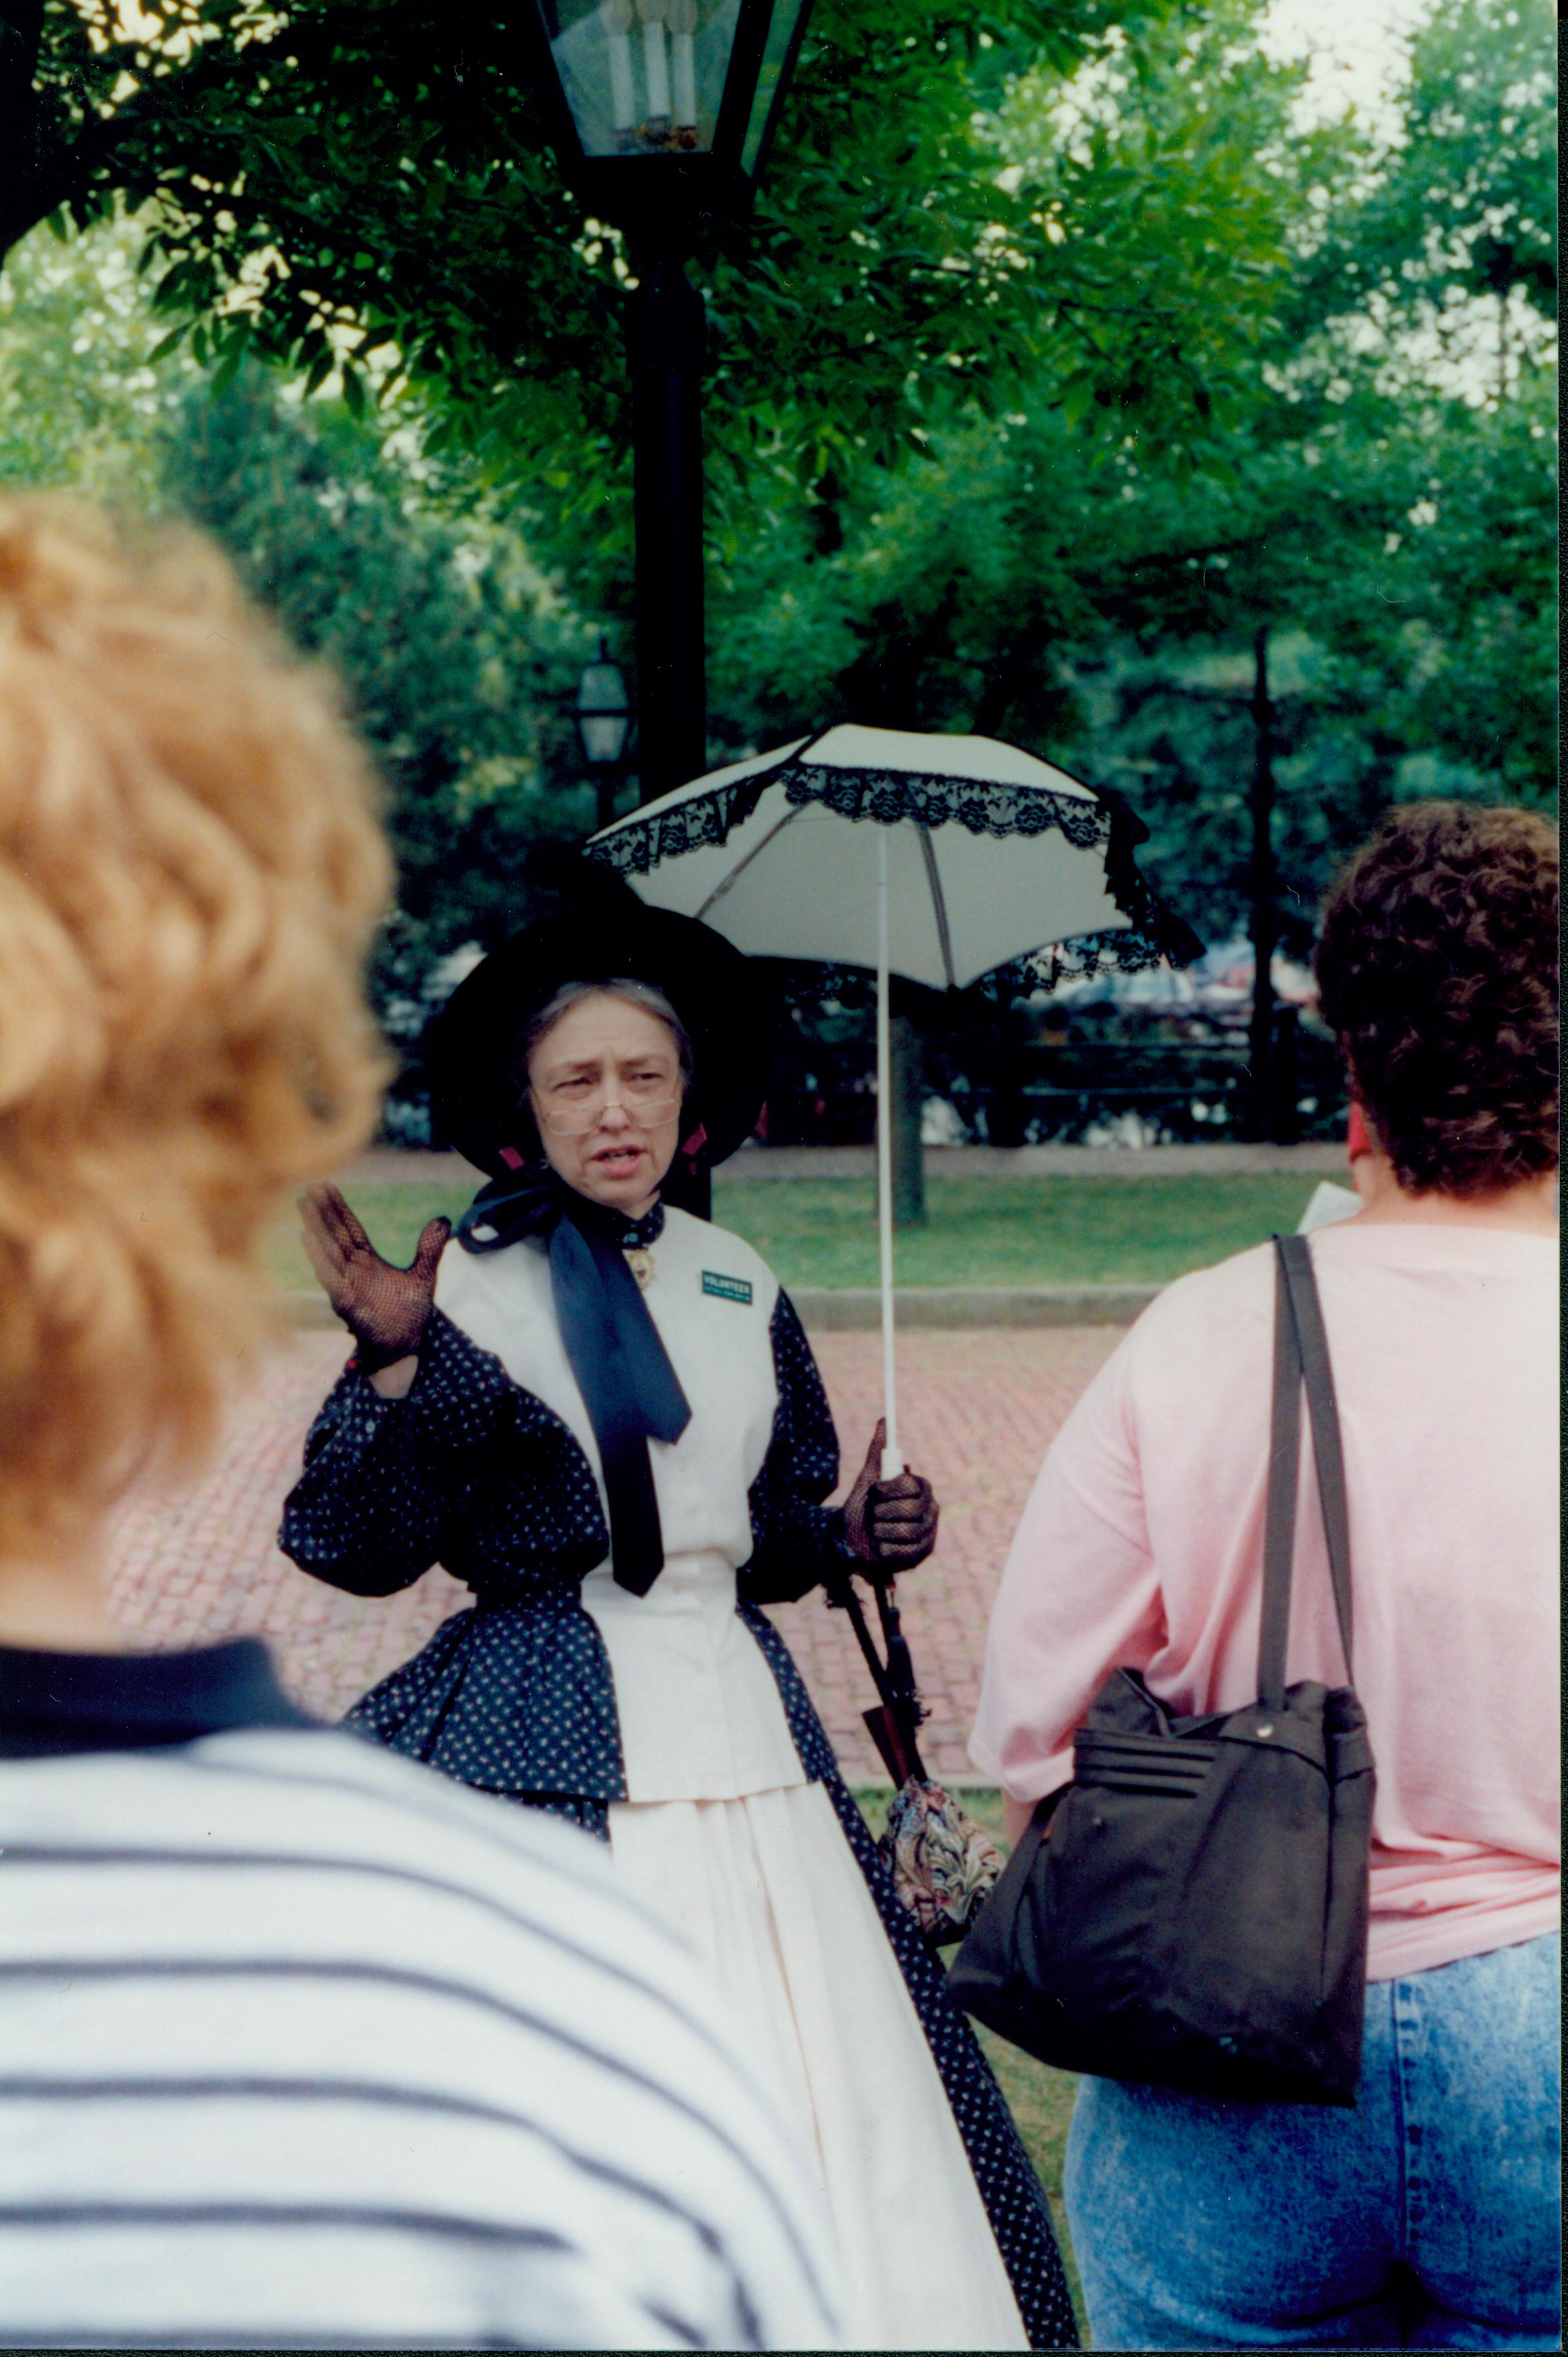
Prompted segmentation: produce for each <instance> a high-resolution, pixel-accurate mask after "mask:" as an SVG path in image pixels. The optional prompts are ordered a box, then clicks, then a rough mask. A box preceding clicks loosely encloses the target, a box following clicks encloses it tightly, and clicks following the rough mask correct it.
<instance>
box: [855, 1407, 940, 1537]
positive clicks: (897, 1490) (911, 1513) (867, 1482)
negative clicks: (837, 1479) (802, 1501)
mask: <svg viewBox="0 0 1568 2357" xmlns="http://www.w3.org/2000/svg"><path fill="white" fill-rule="evenodd" d="M886 1441H887V1426H886V1422H885V1421H881V1420H879V1421H878V1423H877V1426H876V1431H875V1435H874V1436H873V1438H872V1443H871V1447H870V1448H868V1449H867V1450H866V1453H865V1464H864V1465H863V1466H862V1467H861V1469H860V1471H859V1473H858V1474H857V1475H856V1476H855V1483H854V1489H853V1490H852V1491H850V1493H849V1496H848V1497H847V1498H846V1499H845V1500H844V1504H843V1531H844V1543H845V1544H846V1545H847V1546H848V1548H849V1551H850V1553H851V1555H854V1556H855V1557H856V1558H857V1560H858V1561H859V1562H861V1563H864V1564H867V1565H869V1566H871V1567H872V1568H873V1569H875V1570H878V1571H889V1572H893V1571H908V1569H909V1568H910V1566H911V1565H913V1564H917V1563H924V1562H925V1560H926V1557H927V1556H928V1555H929V1554H930V1552H931V1549H932V1548H933V1547H934V1546H935V1545H936V1543H937V1514H938V1507H937V1501H936V1499H935V1497H934V1495H933V1494H932V1491H931V1485H930V1483H929V1481H923V1480H921V1479H920V1476H919V1475H918V1473H896V1474H895V1475H894V1476H893V1478H892V1480H889V1481H884V1480H882V1478H881V1466H882V1451H883V1449H884V1448H885V1447H886Z"/></svg>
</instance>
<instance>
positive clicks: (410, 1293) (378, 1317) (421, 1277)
mask: <svg viewBox="0 0 1568 2357" xmlns="http://www.w3.org/2000/svg"><path fill="white" fill-rule="evenodd" d="M299 1219H300V1225H301V1227H302V1229H303V1230H304V1232H305V1249H306V1254H307V1256H308V1258H309V1261H310V1265H311V1267H312V1268H313V1269H314V1270H315V1271H316V1274H317V1276H318V1277H319V1278H320V1280H321V1289H322V1291H323V1292H324V1293H325V1294H326V1296H327V1298H328V1301H329V1302H330V1303H331V1304H332V1307H333V1308H334V1309H335V1310H336V1311H337V1313H338V1317H339V1318H341V1319H342V1320H343V1323H344V1325H345V1326H347V1328H348V1329H349V1332H350V1333H351V1334H352V1335H353V1337H354V1340H355V1341H356V1342H357V1343H358V1345H359V1352H358V1355H359V1361H360V1372H362V1373H364V1374H367V1375H373V1374H374V1373H375V1372H376V1371H377V1369H378V1368H380V1367H390V1366H391V1365H392V1363H393V1362H394V1361H396V1360H398V1359H407V1358H412V1357H413V1354H414V1352H415V1351H417V1350H418V1348H419V1345H420V1341H421V1339H422V1337H423V1335H424V1329H425V1327H426V1325H427V1324H428V1323H429V1319H430V1312H431V1310H432V1308H434V1306H435V1268H436V1264H437V1262H438V1261H439V1260H440V1258H441V1251H442V1247H443V1245H444V1244H445V1243H446V1239H447V1237H448V1236H449V1235H450V1234H451V1232H452V1222H451V1221H450V1220H430V1221H428V1222H426V1224H425V1226H424V1229H423V1231H422V1232H421V1234H420V1239H419V1243H418V1244H417V1246H416V1247H415V1250H414V1254H413V1260H412V1261H411V1262H410V1264H409V1265H408V1267H407V1268H394V1267H393V1265H392V1263H391V1261H386V1260H383V1259H382V1258H381V1254H380V1253H379V1252H377V1250H376V1248H375V1246H374V1244H372V1243H371V1240H370V1238H369V1236H368V1235H367V1234H366V1233H365V1231H364V1229H363V1228H362V1227H361V1226H360V1222H359V1221H358V1220H357V1219H356V1218H355V1216H354V1214H353V1212H352V1211H350V1210H349V1206H348V1204H347V1203H346V1202H345V1201H344V1200H343V1198H342V1196H341V1195H340V1194H339V1193H338V1189H337V1188H336V1187H312V1188H311V1189H309V1191H308V1193H306V1194H304V1195H302V1196H301V1197H300V1199H299Z"/></svg>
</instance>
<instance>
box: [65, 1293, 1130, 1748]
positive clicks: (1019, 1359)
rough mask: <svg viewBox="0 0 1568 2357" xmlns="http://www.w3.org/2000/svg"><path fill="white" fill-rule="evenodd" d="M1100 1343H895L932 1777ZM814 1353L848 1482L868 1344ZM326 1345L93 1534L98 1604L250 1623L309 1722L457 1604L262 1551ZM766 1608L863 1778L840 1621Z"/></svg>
mask: <svg viewBox="0 0 1568 2357" xmlns="http://www.w3.org/2000/svg"><path fill="white" fill-rule="evenodd" d="M1118 1339H1119V1337H1118V1335H1117V1333H1116V1332H1115V1331H1114V1330H1113V1329H1108V1328H1057V1329H1044V1330H1036V1331H1013V1332H1008V1331H997V1332H990V1333H940V1332H938V1333H933V1332H913V1333H908V1334H906V1335H904V1336H903V1337H902V1338H901V1340H900V1342H899V1369H900V1375H899V1380H900V1393H899V1418H900V1428H901V1434H902V1437H903V1440H904V1446H905V1448H906V1450H907V1452H908V1454H909V1455H910V1456H911V1457H912V1458H914V1460H915V1462H916V1463H917V1464H918V1467H919V1468H920V1469H921V1470H922V1471H923V1472H925V1473H927V1474H928V1475H929V1478H930V1479H931V1480H932V1481H933V1482H934V1483H935V1484H936V1488H937V1492H938V1495H939V1497H940V1499H941V1501H942V1525H941V1535H940V1542H939V1544H938V1548H937V1552H936V1555H935V1556H934V1557H933V1558H932V1560H931V1561H930V1562H929V1564H926V1565H923V1566H921V1568H920V1569H919V1570H918V1572H915V1573H912V1574H911V1575H910V1576H909V1577H908V1579H907V1580H906V1581H905V1582H904V1584H903V1587H901V1589H900V1596H899V1601H900V1606H901V1609H902V1612H903V1619H904V1625H905V1629H906V1631H907V1633H908V1638H909V1641H910V1646H911V1649H912V1651H913V1653H914V1658H915V1665H916V1669H917V1671H918V1674H919V1678H920V1683H921V1687H922V1690H923V1692H924V1694H925V1697H926V1700H927V1702H928V1703H929V1706H930V1712H931V1716H930V1722H929V1726H928V1727H927V1728H926V1729H925V1731H924V1748H925V1753H926V1760H927V1765H928V1766H929V1768H930V1770H932V1771H933V1772H934V1773H937V1774H942V1775H959V1774H963V1773H964V1772H966V1770H967V1768H968V1762H967V1759H966V1756H965V1753H964V1749H963V1738H964V1734H965V1732H966V1730H967V1727H968V1725H969V1719H970V1714H971V1710H972V1705H973V1701H974V1695H975V1689H976V1684H977V1682H978V1677H979V1669H980V1656H981V1652H982V1648H983V1643H984V1636H985V1620H986V1612H987V1608H988V1605H989V1602H990V1598H991V1595H992V1592H993V1587H994V1585H995V1581H996V1577H997V1575H998V1573H999V1571H1000V1569H1001V1565H1002V1559H1003V1556H1004V1553H1005V1551H1006V1546H1007V1542H1008V1540H1009V1538H1010V1536H1011V1534H1012V1531H1013V1527H1014V1524H1015V1522H1016V1520H1017V1517H1018V1513H1019V1511H1020V1509H1021V1507H1022V1505H1023V1502H1024V1499H1025V1497H1026V1494H1027V1491H1028V1488H1029V1484H1030V1482H1031V1481H1032V1480H1033V1479H1034V1475H1035V1471H1036V1468H1037V1466H1038V1464H1039V1461H1040V1458H1041V1456H1042V1454H1043V1453H1044V1450H1045V1447H1046V1443H1047V1441H1048V1440H1049V1438H1050V1437H1051V1435H1052V1434H1053V1433H1054V1432H1055V1431H1056V1429H1057V1427H1058V1425H1059V1424H1060V1422H1061V1420H1062V1418H1063V1416H1064V1415H1066V1413H1067V1411H1068V1409H1069V1407H1070V1406H1071V1405H1072V1403H1073V1401H1074V1400H1075V1399H1076V1398H1077V1396H1078V1394H1079V1391H1080V1390H1081V1389H1082V1388H1083V1385H1084V1384H1085V1383H1087V1382H1088V1380H1089V1378H1090V1375H1092V1373H1093V1372H1094V1371H1095V1369H1096V1368H1097V1367H1099V1366H1100V1365H1101V1362H1102V1361H1103V1360H1104V1359H1105V1358H1106V1356H1107V1355H1108V1353H1109V1352H1110V1351H1112V1349H1113V1348H1114V1346H1115V1344H1116V1342H1117V1340H1118ZM814 1347H815V1349H816V1351H817V1353H818V1357H819V1359H820V1361H821V1363H822V1373H823V1376H824V1378H825V1380H826V1383H827V1386H828V1390H829V1393H830V1394H831V1396H832V1404H833V1411H834V1414H835V1415H836V1416H837V1419H838V1425H839V1430H840V1434H841V1436H842V1437H843V1454H844V1469H845V1472H846V1475H847V1474H849V1473H851V1472H853V1470H854V1469H855V1468H856V1467H857V1466H858V1465H859V1463H860V1460H861V1457H862V1455H863V1453H864V1450H865V1445H866V1443H867V1441H868V1440H869V1438H870V1435H871V1428H872V1426H873V1425H874V1423H875V1417H876V1415H877V1413H878V1407H879V1394H880V1387H881V1374H880V1367H881V1359H880V1343H879V1340H878V1338H877V1337H876V1336H875V1335H872V1334H855V1333H847V1334H842V1333H830V1334H822V1335H820V1336H817V1337H815V1338H814ZM343 1356H344V1344H343V1340H342V1337H341V1336H340V1335H338V1334H329V1333H311V1332H301V1333H297V1334H295V1335H294V1336H292V1337H291V1338H290V1339H289V1340H288V1342H287V1343H286V1344H285V1346H284V1348H282V1349H281V1350H280V1351H278V1352H277V1354H276V1355H275V1357H274V1359H273V1360H272V1361H270V1362H269V1364H268V1366H267V1368H266V1370H265V1372H264V1373H263V1376H262V1377H261V1379H260V1380H259V1381H258V1382H257V1383H255V1384H254V1385H253V1387H252V1392H251V1394H250V1395H249V1397H248V1399H247V1400H246V1402H245V1403H244V1405H243V1406H242V1408H241V1409H240V1411H239V1412H238V1413H237V1414H236V1415H235V1416H234V1418H233V1420H232V1423H231V1427H230V1431H229V1436H228V1438H227V1441H226V1443H225V1446H224V1448H223V1449H222V1451H221V1454H220V1457H219V1458H218V1460H217V1462H216V1463H215V1465H214V1467H213V1469H212V1471H211V1472H210V1474H209V1477H208V1478H207V1480H204V1481H203V1482H202V1483H201V1484H200V1485H199V1487H198V1488H196V1489H194V1490H192V1491H188V1493H186V1494H185V1495H183V1496H173V1495H169V1496H158V1495H144V1496H139V1497H137V1498H135V1499H134V1500H132V1501H130V1502H129V1503H128V1504H127V1505H126V1506H125V1507H124V1509H123V1510H122V1512H121V1513H120V1515H119V1517H118V1520H117V1523H116V1525H115V1528H114V1532H113V1539H112V1542H111V1562H112V1575H113V1576H112V1586H111V1599H112V1604H113V1609H114V1611H115V1613H116V1614H117V1616H118V1617H119V1618H120V1619H121V1620H123V1621H124V1624H125V1625H126V1626H127V1627H128V1628H130V1629H132V1630H134V1631H136V1633H137V1634H138V1636H139V1637H140V1638H141V1639H142V1641H144V1642H145V1643H147V1644H149V1645H152V1646H155V1647H157V1646H171V1645H184V1644H192V1643H199V1642H201V1641H204V1640H209V1639H212V1638H216V1637H221V1636H229V1635H232V1634H234V1633H236V1632H239V1631H246V1632H254V1633H257V1634H259V1635H261V1636H263V1637H265V1638H267V1639H268V1640H269V1641H271V1643H272V1645H273V1648H274V1652H275V1654H276V1656H277V1659H278V1663H279V1667H280V1671H281V1674H282V1676H283V1678H284V1681H285V1684H286V1685H287V1686H288V1687H289V1689H290V1691H291V1692H292V1693H293V1694H294V1695H295V1696H296V1697H297V1698H298V1700H299V1701H300V1702H301V1703H302V1704H303V1705H304V1706H306V1708H307V1709H310V1710H313V1711H315V1712H317V1713H318V1714H320V1715H321V1716H322V1717H328V1718H335V1717H338V1716H339V1715H340V1713H341V1712H342V1711H344V1710H345V1709H347V1707H348V1706H349V1704H350V1703H351V1702H352V1701H353V1700H354V1698H355V1696H356V1695H360V1694H361V1693H363V1691H364V1689H365V1688H366V1687H367V1686H369V1685H372V1684H374V1683H375V1681H376V1680H377V1679H378V1678H381V1677H384V1676H385V1675H386V1674H387V1672H388V1671H389V1670H392V1669H394V1668H395V1667H396V1666H397V1664H398V1663H400V1662H403V1661H405V1660H407V1658H408V1656H409V1655H410V1654H411V1653H413V1652H417V1651H418V1649H419V1647H420V1646H421V1645H423V1644H424V1641H425V1640H426V1638H427V1637H428V1636H429V1635H430V1633H431V1631H433V1630H434V1629H435V1627H436V1626H437V1624H438V1623H439V1622H440V1621H442V1620H445V1619H446V1616H447V1615H448V1614H449V1613H451V1612H453V1611H455V1610H456V1609H459V1608H460V1607H461V1606H462V1605H464V1604H465V1603H466V1602H467V1597H468V1591H467V1588H465V1587H461V1586H459V1584H458V1583H457V1582H456V1580H453V1579H450V1578H448V1577H447V1576H446V1573H445V1572H442V1571H432V1572H429V1573H427V1574H426V1575H425V1577H424V1578H423V1579H421V1580H419V1581H418V1582H416V1584H415V1585H414V1586H413V1587H411V1588H408V1589H406V1590H405V1591H404V1592H403V1594H402V1595H401V1596H394V1597H390V1598H360V1597H353V1596H341V1595H339V1594H338V1592H337V1590H336V1589H334V1588H329V1587H322V1586H321V1585H320V1583H319V1582H317V1581H316V1580H314V1579H308V1578H306V1576H305V1575H304V1574H303V1573H302V1572H299V1571H296V1570H295V1567H294V1566H293V1565H292V1564H290V1563H288V1562H287V1561H285V1558H284V1557H283V1556H282V1555H279V1554H278V1552H277V1550H276V1548H275V1546H274V1544H273V1537H274V1532H275V1530H276V1528H277V1522H278V1512H279V1508H280V1506H281V1504H282V1501H283V1498H284V1494H285V1491H286V1490H287V1489H288V1487H289V1485H290V1483H291V1482H292V1480H294V1478H295V1471H296V1469H297V1467H298V1464H299V1449H300V1442H301V1440H302V1438H303V1437H304V1433H305V1429H306V1425H307V1424H308V1423H309V1420H310V1417H311V1415H313V1414H314V1412H315V1409H316V1407H317V1405H318V1404H319V1402H320V1400H321V1398H322V1396H323V1395H324V1394H325V1393H326V1391H327V1389H328V1385H329V1384H330V1383H331V1381H332V1379H333V1377H334V1375H335V1374H336V1373H337V1371H338V1368H339V1367H340V1366H341V1364H342V1361H343ZM775 1617H776V1618H777V1620H779V1625H780V1627H781V1628H782V1629H783V1631H784V1632H785V1634H786V1636H787V1637H788V1639H789V1644H790V1647H791V1649H792V1650H793V1652H794V1654H795V1658H796V1660H797V1661H798V1662H799V1663H800V1668H801V1670H802V1672H803V1673H804V1675H805V1678H806V1682H807V1684H808V1685H809V1686H810V1688H811V1696H812V1699H813V1701H814V1702H815V1703H816V1706H817V1708H818V1709H819V1711H820V1712H821V1713H822V1719H823V1722H824V1724H825V1725H826V1727H827V1729H828V1732H829V1734H830V1735H831V1736H832V1739H833V1742H834V1744H835V1746H836V1747H837V1749H838V1753H839V1758H840V1760H842V1761H843V1765H844V1768H845V1770H846V1772H847V1773H848V1774H849V1775H850V1776H851V1777H852V1779H854V1780H855V1781H875V1780H876V1779H877V1778H878V1777H879V1776H880V1773H881V1770H880V1766H879V1763H878V1761H877V1760H876V1757H875V1753H874V1751H873V1750H872V1749H871V1745H870V1742H869V1739H868V1738H867V1737H866V1734H865V1728H864V1727H863V1726H862V1724H861V1720H860V1712H861V1711H862V1710H863V1709H864V1708H865V1706H866V1705H867V1704H869V1703H871V1702H873V1701H874V1700H875V1695H874V1694H873V1692H872V1690H871V1685H870V1681H869V1679H868V1677H867V1675H866V1673H865V1665H864V1664H863V1663H862V1662H861V1659H860V1656H859V1654H858V1652H856V1650H855V1647H854V1639H853V1637H852V1635H851V1633H850V1631H849V1629H848V1627H847V1625H846V1623H845V1621H844V1620H843V1616H842V1615H841V1614H838V1613H832V1612H829V1611H828V1609H827V1608H826V1607H825V1605H824V1604H823V1603H822V1598H821V1597H820V1596H817V1597H811V1598H807V1600H806V1601H805V1602H804V1603H802V1604H797V1605H791V1606H789V1607H787V1608H785V1609H780V1610H779V1612H778V1613H777V1614H776V1616H775Z"/></svg>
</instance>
